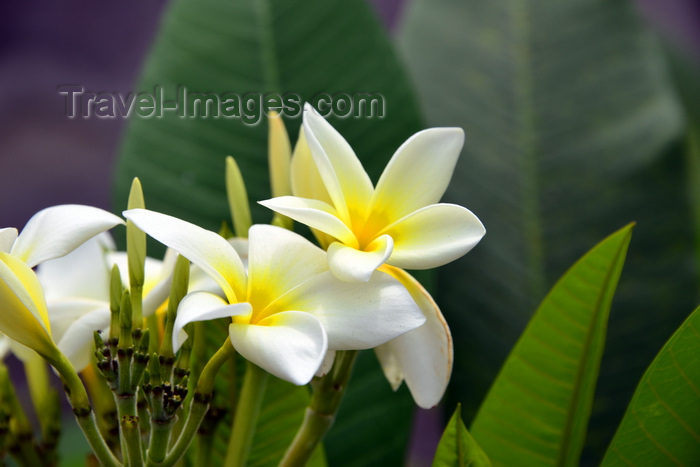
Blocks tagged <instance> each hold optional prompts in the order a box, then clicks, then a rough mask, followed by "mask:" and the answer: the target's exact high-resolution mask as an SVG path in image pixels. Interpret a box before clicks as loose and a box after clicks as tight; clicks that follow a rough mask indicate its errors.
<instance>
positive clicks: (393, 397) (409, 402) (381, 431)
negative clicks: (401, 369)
mask: <svg viewBox="0 0 700 467" xmlns="http://www.w3.org/2000/svg"><path fill="white" fill-rule="evenodd" d="M414 408H415V405H414V404H413V399H412V398H411V395H410V393H409V392H408V389H407V388H406V386H405V385H403V386H402V387H401V388H399V390H398V391H397V392H393V391H392V390H391V386H390V385H389V383H388V382H387V380H386V378H385V377H384V374H383V373H382V371H381V368H380V367H379V362H378V361H377V358H376V357H375V355H374V351H363V352H360V354H359V355H358V357H357V361H356V362H355V369H354V371H353V374H352V377H351V378H350V383H349V384H348V388H347V390H346V393H345V396H344V397H343V401H342V403H341V405H340V410H339V411H338V415H337V417H336V422H335V423H334V424H333V426H332V427H331V429H330V431H329V432H328V434H327V435H326V439H325V441H324V444H325V446H326V455H327V456H328V465H332V466H333V467H335V466H341V465H342V466H346V467H384V466H387V465H402V464H403V463H404V453H405V452H406V446H407V445H408V439H407V438H406V436H405V429H406V428H407V427H410V426H411V420H412V417H413V409H414Z"/></svg>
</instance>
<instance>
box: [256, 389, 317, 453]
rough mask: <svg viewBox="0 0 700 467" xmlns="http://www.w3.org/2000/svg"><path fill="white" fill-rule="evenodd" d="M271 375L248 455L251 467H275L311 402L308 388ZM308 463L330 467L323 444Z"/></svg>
mask: <svg viewBox="0 0 700 467" xmlns="http://www.w3.org/2000/svg"><path fill="white" fill-rule="evenodd" d="M268 378H269V379H268V382H267V390H266V391H265V398H264V399H263V406H262V407H263V408H262V410H261V412H260V417H259V418H258V425H257V427H256V429H255V437H254V438H253V446H252V448H251V454H250V457H249V458H248V463H247V465H249V466H250V467H268V466H269V467H275V466H276V465H278V464H279V462H280V460H281V459H282V456H283V455H284V452H285V451H286V450H287V446H289V444H290V443H291V442H292V439H294V435H295V434H296V432H297V429H298V428H299V425H301V422H302V420H303V419H304V412H305V410H306V406H307V405H308V403H309V398H310V394H309V388H308V387H306V386H294V385H293V384H291V383H287V382H286V381H282V380H280V379H279V378H275V377H272V376H270V377H268ZM307 465H308V466H309V467H325V466H326V459H325V456H324V455H323V447H322V446H321V447H319V448H317V449H316V452H315V453H314V455H313V456H312V457H311V459H310V460H309V463H308V464H307Z"/></svg>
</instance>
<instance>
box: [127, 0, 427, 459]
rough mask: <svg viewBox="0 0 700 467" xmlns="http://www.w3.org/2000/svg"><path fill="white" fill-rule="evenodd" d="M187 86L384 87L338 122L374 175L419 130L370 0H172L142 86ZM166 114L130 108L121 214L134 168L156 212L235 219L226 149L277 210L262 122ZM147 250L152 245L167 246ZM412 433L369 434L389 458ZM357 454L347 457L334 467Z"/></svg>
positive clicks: (296, 90)
mask: <svg viewBox="0 0 700 467" xmlns="http://www.w3.org/2000/svg"><path fill="white" fill-rule="evenodd" d="M185 88H186V89H187V91H188V93H195V92H201V93H212V94H213V95H218V96H219V97H220V98H222V99H223V96H224V95H225V94H226V93H233V94H236V95H239V96H241V97H243V96H244V95H248V93H253V95H255V96H258V95H262V94H265V93H276V94H280V95H282V96H285V95H286V96H290V95H292V94H294V95H298V96H299V97H300V100H301V102H302V103H303V102H304V101H307V100H309V101H311V100H313V98H314V96H316V95H317V94H318V93H327V94H329V95H331V96H333V95H335V94H336V93H346V94H348V95H350V96H353V95H354V94H356V93H373V94H376V95H381V97H383V102H384V104H385V108H384V113H383V117H381V118H379V117H378V116H377V114H375V117H374V118H355V117H354V116H353V117H347V118H333V119H331V122H332V124H333V125H334V126H335V127H336V128H337V129H338V130H339V131H340V132H341V134H343V136H344V137H346V139H347V140H348V141H349V142H350V144H351V145H352V146H353V148H354V149H355V151H356V153H357V155H358V157H359V158H360V160H362V162H363V164H364V165H365V167H366V168H367V170H368V172H369V173H370V175H371V176H372V178H373V179H375V181H376V179H377V178H378V175H379V173H380V172H381V170H382V169H383V167H384V165H385V164H386V162H387V161H388V160H389V158H390V157H391V155H392V153H393V152H394V150H395V149H396V148H398V147H399V146H400V144H401V143H402V142H403V141H404V140H405V139H406V138H408V137H409V136H410V135H411V134H413V133H414V132H416V131H418V130H419V129H422V128H423V124H422V122H421V118H420V115H419V112H418V107H417V104H416V101H415V99H414V97H413V95H412V93H411V91H410V87H409V84H408V80H407V79H406V77H405V75H404V72H403V70H402V68H401V67H400V66H399V63H398V60H397V59H396V56H395V54H394V52H393V50H392V48H391V44H390V43H389V41H388V39H387V37H386V35H385V33H384V31H383V29H382V28H381V26H380V24H379V22H378V20H377V18H376V17H375V15H374V12H373V11H372V10H371V7H370V6H369V5H368V3H367V2H366V1H364V0H332V1H328V0H306V1H298V0H294V1H289V0H196V1H195V0H173V1H172V3H171V4H170V5H169V6H168V8H167V10H166V12H165V14H164V17H163V21H162V25H161V29H160V31H159V33H158V34H157V37H156V40H155V43H154V45H153V47H152V49H151V51H150V53H149V56H148V58H147V61H146V64H145V67H144V69H143V73H142V76H141V78H140V81H139V84H138V87H137V90H138V91H143V92H146V93H150V94H154V93H155V94H156V95H159V93H160V92H161V90H162V91H163V93H164V95H165V100H166V101H169V102H170V103H168V105H170V106H172V104H173V103H175V102H176V100H177V98H178V95H177V92H178V89H180V90H182V89H185ZM179 92H182V91H179ZM179 110H181V108H180V109H179ZM258 110H259V109H258ZM292 110H293V109H292ZM161 113H162V118H156V117H151V118H145V117H138V116H137V115H132V117H131V118H130V119H129V121H128V126H127V127H126V130H125V135H124V140H123V144H122V147H121V151H120V155H119V159H118V165H117V168H116V181H115V190H114V195H115V198H114V200H115V205H116V211H121V210H122V209H123V207H124V206H125V202H126V193H127V191H126V190H127V189H128V186H129V184H130V183H131V179H132V178H133V177H134V176H138V177H139V178H140V180H141V182H142V184H143V189H144V194H145V198H146V203H147V206H148V207H149V209H153V210H156V211H161V212H166V213H168V214H171V215H175V216H178V217H181V218H183V219H186V220H188V221H191V222H194V223H196V224H198V225H201V226H203V227H206V228H209V229H211V230H214V231H217V230H219V228H220V225H221V222H222V221H223V220H227V221H230V220H229V210H228V206H227V200H226V194H225V189H224V161H225V157H226V156H227V155H231V156H233V157H234V158H235V159H236V162H237V163H238V165H239V167H240V170H241V172H242V174H243V177H244V179H245V182H246V185H247V189H248V196H249V199H250V201H251V203H253V206H252V215H253V222H256V223H259V222H270V220H271V219H272V213H271V212H269V211H268V210H266V209H264V208H263V207H262V206H260V205H258V204H256V201H258V200H262V199H266V198H268V197H269V196H270V187H269V176H268V167H267V124H266V122H265V121H264V119H262V120H261V121H260V122H258V123H256V122H251V121H249V122H246V121H244V120H243V119H242V118H190V117H181V116H180V115H178V113H177V112H176V111H165V110H163V111H162V112H161ZM292 113H293V112H292ZM286 123H287V127H288V130H289V134H290V137H291V138H292V140H293V141H294V140H296V136H297V129H298V127H299V124H300V118H297V119H295V120H294V119H289V118H287V119H286ZM149 248H151V249H150V250H149V251H150V252H151V254H156V253H154V251H156V249H157V248H160V246H156V245H155V244H150V245H149ZM362 371H365V370H362ZM368 371H371V372H373V374H372V375H366V377H367V378H370V379H373V380H378V379H379V378H383V376H382V374H381V370H380V369H379V368H378V367H377V366H376V365H375V366H373V367H371V369H370V370H368ZM357 373H358V377H360V378H361V379H362V378H364V377H365V375H362V374H360V373H359V372H357ZM385 384H386V386H387V387H388V384H387V383H385ZM380 394H381V396H380V398H383V400H384V401H385V402H386V403H384V402H381V401H380V400H379V399H377V402H376V403H377V405H378V406H382V407H386V412H385V414H386V417H387V419H388V420H392V419H394V418H398V419H402V420H403V419H404V418H405V417H406V415H405V414H404V411H408V413H409V415H408V416H410V410H411V406H412V401H411V398H410V395H409V394H408V393H407V392H400V393H399V394H398V395H397V394H394V393H392V392H391V391H386V392H382V393H380ZM397 400H398V401H401V402H400V403H397V402H396V401H397ZM407 407H408V408H407ZM369 410H373V408H371V407H364V406H358V407H357V411H358V413H357V415H362V414H363V412H364V413H367V412H366V411H369ZM368 416H369V415H368ZM348 418H350V417H348ZM344 423H345V419H344V418H339V419H338V422H337V423H336V426H335V429H337V430H343V425H344ZM409 431H410V423H402V424H397V425H395V426H393V430H392V431H388V430H385V431H382V432H375V433H373V438H372V439H371V442H372V443H376V444H378V445H380V446H382V447H383V448H382V449H383V453H382V456H384V457H381V456H380V457H378V462H382V460H383V461H385V462H386V464H383V465H398V464H400V463H401V462H402V459H403V455H404V447H405V445H406V443H407V442H408V437H409V434H410V433H409ZM368 436H369V435H368V434H367V432H366V430H364V429H362V430H357V431H350V432H348V434H347V435H346V436H343V437H331V439H329V441H328V442H327V443H326V448H327V451H328V452H336V451H337V452H347V451H350V452H353V453H355V452H359V451H362V450H364V446H365V445H366V444H367V443H368V442H369V441H370V440H368ZM219 438H223V437H217V443H219V444H218V445H219V446H221V439H219ZM224 447H225V445H224ZM215 448H216V446H215ZM216 452H218V451H216V450H215V451H214V453H216ZM352 462H353V456H350V457H346V458H341V459H339V460H337V461H336V462H334V463H333V465H334V466H336V465H337V466H343V465H346V464H345V463H348V464H350V463H352Z"/></svg>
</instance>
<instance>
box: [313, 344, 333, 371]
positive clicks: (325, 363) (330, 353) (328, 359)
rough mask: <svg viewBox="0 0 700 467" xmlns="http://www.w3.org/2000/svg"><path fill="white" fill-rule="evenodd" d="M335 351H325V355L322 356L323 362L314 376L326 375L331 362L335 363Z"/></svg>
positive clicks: (329, 369) (331, 366)
mask: <svg viewBox="0 0 700 467" xmlns="http://www.w3.org/2000/svg"><path fill="white" fill-rule="evenodd" d="M335 353H336V352H335V350H329V351H328V352H326V356H325V357H323V363H321V366H320V367H319V369H318V370H317V371H316V374H315V375H314V376H316V377H318V378H320V377H322V376H326V375H327V374H328V372H329V371H331V369H332V368H333V364H334V363H335Z"/></svg>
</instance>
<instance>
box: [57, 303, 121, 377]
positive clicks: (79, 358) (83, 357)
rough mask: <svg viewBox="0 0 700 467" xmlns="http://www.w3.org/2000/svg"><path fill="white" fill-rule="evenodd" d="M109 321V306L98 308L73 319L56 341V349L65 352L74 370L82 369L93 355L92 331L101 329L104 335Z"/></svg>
mask: <svg viewBox="0 0 700 467" xmlns="http://www.w3.org/2000/svg"><path fill="white" fill-rule="evenodd" d="M109 321H110V311H109V307H108V306H107V307H102V308H98V309H96V310H93V311H91V312H90V313H86V314H84V315H83V316H81V317H80V318H78V319H77V320H75V321H74V322H73V323H72V324H71V325H70V326H69V327H68V329H66V332H65V333H64V334H63V337H62V338H61V339H60V340H59V341H58V349H59V350H60V351H61V352H63V353H64V354H65V356H66V357H67V358H68V360H69V361H70V362H71V364H72V365H73V368H75V369H76V371H78V372H80V371H83V370H84V369H85V367H87V366H88V365H89V364H90V362H91V361H92V359H93V356H94V355H95V341H94V338H93V333H94V332H95V331H101V332H103V333H104V335H105V336H106V332H107V331H108V329H109ZM105 339H106V337H105Z"/></svg>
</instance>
